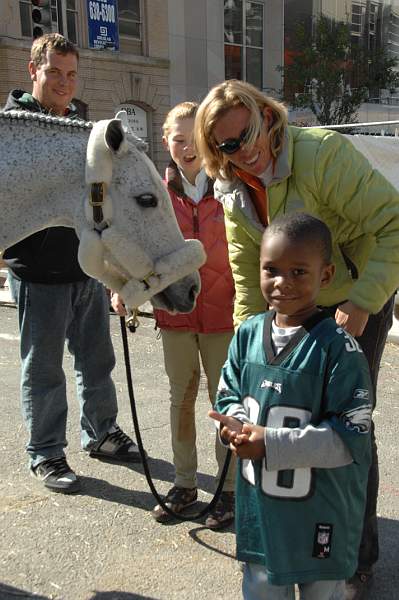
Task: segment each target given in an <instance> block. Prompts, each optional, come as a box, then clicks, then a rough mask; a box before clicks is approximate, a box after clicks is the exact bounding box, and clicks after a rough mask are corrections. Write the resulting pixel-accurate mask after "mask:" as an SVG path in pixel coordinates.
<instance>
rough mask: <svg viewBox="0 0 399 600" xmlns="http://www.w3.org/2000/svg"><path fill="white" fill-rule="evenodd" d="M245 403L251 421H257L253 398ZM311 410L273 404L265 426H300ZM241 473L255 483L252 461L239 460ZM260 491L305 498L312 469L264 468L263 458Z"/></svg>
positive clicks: (307, 493)
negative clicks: (240, 461) (277, 469)
mask: <svg viewBox="0 0 399 600" xmlns="http://www.w3.org/2000/svg"><path fill="white" fill-rule="evenodd" d="M243 404H244V406H245V409H246V411H247V414H248V417H249V419H250V420H251V422H252V423H257V421H258V416H259V404H258V402H257V401H256V400H255V398H251V397H247V398H245V399H244V403H243ZM310 417H311V412H310V411H308V410H304V409H302V408H295V407H292V406H272V407H271V408H270V409H269V411H268V415H267V419H266V423H265V427H272V428H275V429H276V428H280V427H303V426H304V425H306V424H307V423H309V421H310ZM242 476H243V477H244V479H246V480H247V481H248V482H249V483H251V484H252V485H255V470H254V465H253V461H251V460H243V461H242ZM261 487H262V491H263V492H264V493H265V494H267V495H268V496H273V497H276V498H287V499H295V498H304V497H306V496H308V495H309V493H310V491H311V487H312V471H311V469H309V468H300V469H291V470H284V471H266V468H265V460H263V461H262V470H261Z"/></svg>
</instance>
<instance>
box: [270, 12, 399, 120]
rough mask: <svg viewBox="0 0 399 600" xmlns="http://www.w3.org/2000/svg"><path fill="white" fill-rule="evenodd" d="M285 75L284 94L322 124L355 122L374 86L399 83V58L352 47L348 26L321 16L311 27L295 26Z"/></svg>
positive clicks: (284, 71) (384, 52) (293, 103)
mask: <svg viewBox="0 0 399 600" xmlns="http://www.w3.org/2000/svg"><path fill="white" fill-rule="evenodd" d="M287 62H288V64H286V65H285V66H284V67H278V69H279V70H280V71H281V72H282V73H283V74H284V98H285V100H287V101H288V102H289V103H291V104H292V106H293V107H294V108H309V109H310V110H311V111H312V112H313V114H314V115H315V116H316V118H317V120H318V122H319V123H320V124H321V125H332V124H340V123H349V122H352V123H355V122H356V121H357V112H358V109H359V107H360V105H361V104H362V102H364V101H365V100H366V99H367V98H368V97H369V93H370V91H372V90H375V89H378V90H379V89H381V88H385V87H389V88H392V87H395V86H397V85H399V76H398V73H397V72H396V71H395V70H394V67H395V65H396V62H397V61H396V59H393V58H390V57H389V56H388V53H387V51H386V50H385V49H379V50H377V51H374V52H371V51H369V50H367V49H364V48H363V47H361V46H354V45H351V32H350V28H349V25H348V24H347V23H344V22H339V21H334V20H332V19H329V18H327V17H324V16H321V17H319V18H318V19H317V20H316V21H315V22H314V25H313V33H312V35H311V37H310V41H309V31H308V28H307V27H306V26H305V24H300V25H298V26H297V28H296V30H295V34H294V36H293V40H292V49H291V51H290V52H289V61H286V63H287Z"/></svg>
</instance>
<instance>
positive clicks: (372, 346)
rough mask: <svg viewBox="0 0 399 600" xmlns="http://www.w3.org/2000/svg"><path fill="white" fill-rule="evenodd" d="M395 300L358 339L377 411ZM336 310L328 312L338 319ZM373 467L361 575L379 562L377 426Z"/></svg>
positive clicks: (365, 519)
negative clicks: (369, 377) (378, 385)
mask: <svg viewBox="0 0 399 600" xmlns="http://www.w3.org/2000/svg"><path fill="white" fill-rule="evenodd" d="M393 306H394V296H392V298H390V299H389V300H388V302H387V303H386V304H385V306H384V307H383V308H382V309H381V310H380V312H379V313H377V314H376V315H370V317H369V320H368V322H367V325H366V328H365V330H364V332H363V334H362V335H361V336H360V337H359V338H357V339H358V341H359V343H360V345H361V347H362V349H363V352H364V355H365V357H366V358H367V361H368V363H369V367H370V374H371V379H372V383H373V387H374V407H373V408H375V405H376V400H377V379H378V372H379V370H380V363H381V357H382V353H383V351H384V346H385V342H386V339H387V335H388V332H389V330H390V328H391V326H392V313H393ZM336 308H337V307H336V306H331V307H328V308H327V309H326V310H327V311H328V312H329V313H330V314H331V315H332V316H334V314H335V311H336ZM371 448H372V454H371V465H370V470H369V477H368V484H367V502H366V511H365V514H364V523H363V533H362V539H361V542H360V548H359V560H358V571H359V572H361V573H370V572H371V571H372V568H373V564H374V563H375V562H377V560H378V526H377V497H378V484H379V472H378V454H377V444H376V441H375V435H374V423H372V427H371Z"/></svg>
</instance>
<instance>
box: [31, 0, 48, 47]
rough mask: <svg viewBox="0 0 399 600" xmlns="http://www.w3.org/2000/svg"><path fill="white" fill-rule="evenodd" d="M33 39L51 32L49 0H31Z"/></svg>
mask: <svg viewBox="0 0 399 600" xmlns="http://www.w3.org/2000/svg"><path fill="white" fill-rule="evenodd" d="M32 33H33V39H36V38H38V37H40V36H41V35H44V34H45V33H51V8H50V0H32Z"/></svg>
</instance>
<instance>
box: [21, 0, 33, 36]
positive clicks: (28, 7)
mask: <svg viewBox="0 0 399 600" xmlns="http://www.w3.org/2000/svg"><path fill="white" fill-rule="evenodd" d="M31 11H32V4H31V1H30V0H20V2H19V14H20V17H21V33H22V35H23V37H32V19H31Z"/></svg>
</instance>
